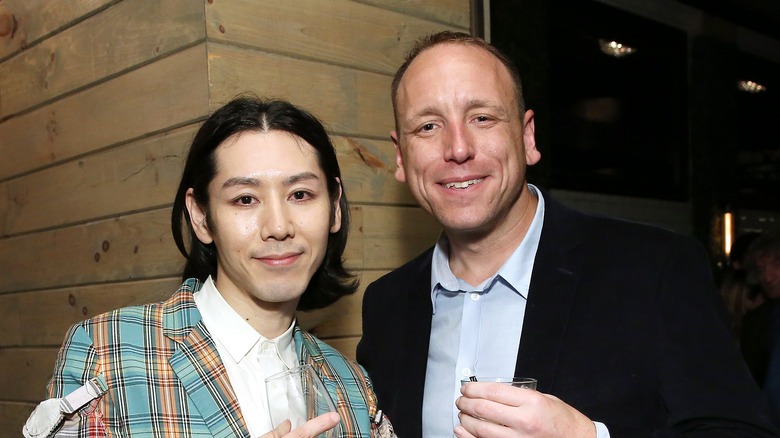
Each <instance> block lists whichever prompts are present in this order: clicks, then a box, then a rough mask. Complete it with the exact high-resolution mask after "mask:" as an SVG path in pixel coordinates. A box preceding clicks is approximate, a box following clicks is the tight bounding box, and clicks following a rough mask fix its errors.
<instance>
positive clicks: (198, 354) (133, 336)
mask: <svg viewBox="0 0 780 438" xmlns="http://www.w3.org/2000/svg"><path fill="white" fill-rule="evenodd" d="M200 287H201V283H200V282H199V281H197V280H195V279H189V280H187V281H185V282H184V284H182V286H181V287H180V288H179V290H178V291H177V292H176V293H175V294H174V295H173V296H172V297H171V298H169V299H168V300H167V301H165V302H162V303H154V304H146V305H142V306H133V307H126V308H122V309H118V310H114V311H112V312H108V313H105V314H102V315H98V316H96V317H94V318H91V319H89V320H86V321H83V322H81V323H79V324H76V325H74V326H73V327H71V329H70V330H69V331H68V334H67V335H66V338H65V342H64V343H63V346H62V348H61V349H60V352H59V355H58V357H57V362H56V364H55V369H54V375H53V377H52V379H51V381H50V382H49V386H48V396H49V397H63V396H64V395H67V394H69V393H70V392H72V391H74V390H75V389H77V388H78V387H80V386H81V385H83V384H84V383H86V382H87V381H88V380H90V379H91V378H93V377H95V376H97V375H103V377H104V379H105V381H106V384H107V385H108V391H107V392H106V393H105V394H104V395H103V396H102V397H101V398H100V399H98V400H96V401H94V402H93V403H90V404H89V405H87V406H85V407H84V408H82V409H81V410H80V411H79V415H80V416H81V419H80V424H79V429H78V436H79V437H85V438H86V437H104V436H105V437H132V436H135V437H141V436H142V437H160V438H173V437H176V438H179V437H249V432H248V431H247V427H246V423H245V422H244V418H243V416H242V414H241V410H240V409H239V406H238V400H237V399H236V396H235V393H234V392H233V388H232V387H231V386H230V382H229V380H228V376H227V373H226V371H225V367H224V365H223V364H222V361H221V360H220V358H219V354H218V353H217V349H216V347H215V345H214V341H213V339H212V338H211V335H210V334H209V333H208V330H206V327H205V326H204V325H203V322H202V320H201V316H200V312H199V311H198V309H197V307H196V305H195V301H194V297H193V293H194V292H195V291H197V290H199V289H200ZM293 336H294V339H295V345H296V349H297V351H298V357H299V360H300V363H301V364H305V363H310V364H312V366H313V367H314V369H315V370H316V371H317V372H318V374H319V375H320V377H321V378H322V380H323V382H324V383H325V386H326V388H327V389H328V391H329V392H330V394H331V397H332V398H333V400H334V402H336V405H337V409H338V411H339V415H340V416H341V419H342V430H343V435H342V436H343V437H344V438H356V437H366V438H367V437H370V436H371V421H370V419H371V418H373V416H374V415H375V414H376V410H377V408H376V396H375V395H374V391H373V388H372V387H371V383H370V381H369V379H368V377H367V374H366V373H365V370H363V369H362V367H360V366H359V365H357V364H356V363H354V362H352V361H350V360H349V359H347V358H346V357H344V356H343V355H342V354H341V353H339V352H338V351H336V350H335V349H333V348H331V347H330V346H328V345H327V344H325V343H324V342H322V341H320V340H319V339H317V338H316V337H314V336H312V335H311V334H309V333H307V332H305V331H303V330H301V329H300V328H299V327H297V326H296V327H295V330H294V335H293Z"/></svg>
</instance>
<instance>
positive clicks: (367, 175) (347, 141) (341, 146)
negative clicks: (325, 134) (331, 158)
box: [332, 136, 415, 205]
mask: <svg viewBox="0 0 780 438" xmlns="http://www.w3.org/2000/svg"><path fill="white" fill-rule="evenodd" d="M332 140H333V146H334V147H335V148H336V155H337V156H338V159H339V165H340V167H341V176H342V179H343V181H344V188H345V191H346V193H347V197H348V199H349V201H350V202H352V203H361V202H372V203H386V204H409V205H412V204H414V203H415V201H414V198H413V197H412V194H411V192H409V188H408V186H407V185H406V184H402V183H399V182H398V181H396V179H395V176H394V173H395V169H396V164H395V147H393V143H392V142H391V141H381V140H372V139H366V138H360V137H344V136H333V137H332Z"/></svg>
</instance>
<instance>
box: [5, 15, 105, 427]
mask: <svg viewBox="0 0 780 438" xmlns="http://www.w3.org/2000/svg"><path fill="white" fill-rule="evenodd" d="M113 1H116V0H79V1H75V2H57V1H51V0H18V1H11V2H8V1H6V2H4V3H2V4H0V59H2V58H4V57H6V56H8V55H9V54H11V53H13V52H15V51H17V50H19V49H21V48H24V47H26V46H27V45H28V44H31V43H33V42H35V41H36V40H38V39H40V38H42V37H44V36H46V35H47V34H49V33H51V32H54V31H55V30H57V29H59V28H62V27H64V26H67V25H68V24H70V23H71V22H73V21H75V20H77V19H79V18H81V17H83V16H84V15H86V14H88V13H91V12H93V11H95V10H97V9H98V8H100V7H103V6H105V5H107V4H109V3H111V2H113ZM0 429H2V427H0Z"/></svg>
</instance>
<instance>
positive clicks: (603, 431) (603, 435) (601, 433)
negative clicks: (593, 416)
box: [593, 421, 609, 438]
mask: <svg viewBox="0 0 780 438" xmlns="http://www.w3.org/2000/svg"><path fill="white" fill-rule="evenodd" d="M593 424H595V425H596V438H609V429H607V425H606V424H604V423H599V422H598V421H594V422H593Z"/></svg>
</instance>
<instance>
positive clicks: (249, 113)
mask: <svg viewBox="0 0 780 438" xmlns="http://www.w3.org/2000/svg"><path fill="white" fill-rule="evenodd" d="M246 131H253V132H268V131H284V132H288V133H290V134H293V135H295V136H297V137H299V138H301V139H303V140H304V141H305V142H306V143H308V144H310V145H311V146H312V147H313V148H314V149H315V150H316V151H317V158H318V162H319V165H320V168H322V171H323V172H324V173H325V177H326V180H327V190H328V196H329V198H330V199H331V222H332V221H333V220H334V217H335V210H334V207H335V206H334V205H333V202H332V201H333V200H335V199H336V198H337V197H338V195H339V190H341V198H340V200H339V206H340V207H341V228H340V229H339V231H337V232H335V233H330V235H329V236H328V244H327V249H326V251H325V258H324V260H323V261H322V265H320V267H319V268H317V271H316V272H315V273H314V276H313V277H312V279H311V281H310V282H309V285H308V286H307V288H306V291H304V293H303V295H302V296H301V300H300V301H299V303H298V310H312V309H319V308H322V307H325V306H327V305H329V304H331V303H333V302H335V301H336V300H338V299H339V298H340V297H342V296H344V295H348V294H351V293H353V292H355V290H356V289H357V280H356V279H355V277H354V276H353V275H352V274H350V273H349V272H347V270H346V269H345V268H344V264H343V260H342V256H343V254H344V248H345V247H346V244H347V234H348V233H349V205H348V203H347V195H346V193H345V192H344V189H343V187H340V184H339V181H340V180H341V170H340V169H339V163H338V160H337V159H336V150H335V148H334V147H333V143H331V141H330V137H328V134H327V132H326V131H325V127H324V126H323V125H322V123H321V122H320V121H319V120H318V119H317V118H316V117H314V116H313V115H312V114H310V113H309V112H308V111H306V110H304V109H302V108H299V107H297V106H295V105H293V104H291V103H289V102H286V101H283V100H267V101H266V100H262V99H260V98H257V97H254V96H247V95H242V96H239V97H237V98H235V99H233V100H231V101H230V102H228V103H227V104H225V105H224V106H223V107H221V108H219V109H218V110H216V111H215V112H214V113H213V114H212V115H211V116H210V117H209V118H208V119H206V121H205V122H203V125H202V126H201V127H200V129H199V130H198V132H197V134H196V135H195V138H194V140H193V141H192V145H191V146H190V152H189V155H188V156H187V162H186V164H185V167H184V172H183V174H182V177H181V182H180V183H179V188H178V190H177V191H176V198H175V199H174V201H173V213H172V216H171V230H172V232H173V240H174V241H175V242H176V246H177V247H178V248H179V251H180V252H181V253H182V254H183V255H184V257H186V259H187V262H186V264H185V266H184V272H183V273H182V278H183V279H187V278H197V279H199V280H201V281H205V280H206V278H208V276H209V275H211V276H214V277H216V275H217V251H216V247H215V246H214V243H213V242H212V243H210V244H204V243H203V242H201V241H200V240H198V237H197V236H196V235H195V232H194V230H193V227H192V223H191V222H190V216H189V214H188V213H187V206H186V202H185V199H186V195H187V190H188V189H190V188H192V189H193V192H194V197H195V200H196V202H197V203H198V205H200V206H201V207H203V209H204V210H205V211H207V212H208V206H209V192H208V185H209V183H210V182H211V180H212V179H213V178H214V176H215V175H216V173H217V168H216V166H217V163H216V150H217V147H218V146H219V145H220V144H222V142H224V141H225V140H227V139H228V138H230V137H231V136H233V135H236V134H239V133H241V132H246ZM207 220H208V215H207ZM182 222H184V224H183V223H182ZM207 223H208V222H207ZM184 225H186V229H187V237H188V239H189V243H190V248H189V251H188V248H187V244H186V241H185V234H184ZM331 225H332V224H331Z"/></svg>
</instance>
